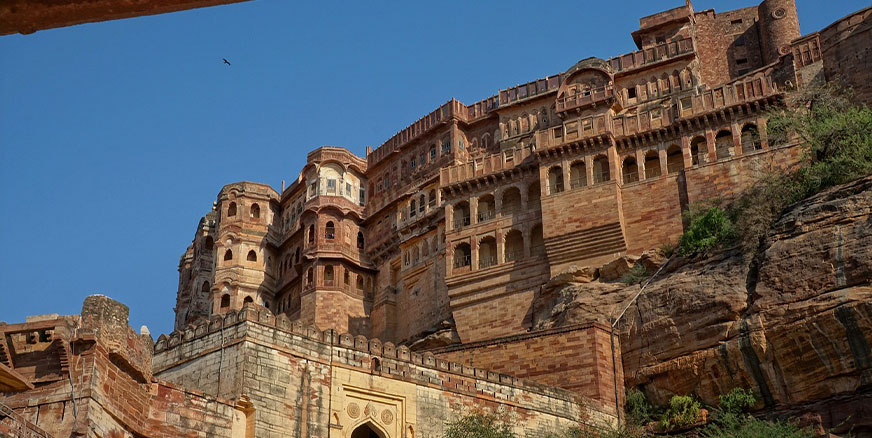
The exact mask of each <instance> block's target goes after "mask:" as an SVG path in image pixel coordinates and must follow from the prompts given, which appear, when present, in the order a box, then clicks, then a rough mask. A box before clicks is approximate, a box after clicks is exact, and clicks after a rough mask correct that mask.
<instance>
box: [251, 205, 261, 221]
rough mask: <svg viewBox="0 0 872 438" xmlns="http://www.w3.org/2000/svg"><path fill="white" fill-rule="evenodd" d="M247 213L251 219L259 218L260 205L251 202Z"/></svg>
mask: <svg viewBox="0 0 872 438" xmlns="http://www.w3.org/2000/svg"><path fill="white" fill-rule="evenodd" d="M249 213H250V214H251V218H252V219H260V206H259V205H257V204H252V205H251V208H250V209H249Z"/></svg>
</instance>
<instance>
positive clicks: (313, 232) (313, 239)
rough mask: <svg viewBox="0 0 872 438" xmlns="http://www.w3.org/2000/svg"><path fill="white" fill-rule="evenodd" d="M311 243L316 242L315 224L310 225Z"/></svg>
mask: <svg viewBox="0 0 872 438" xmlns="http://www.w3.org/2000/svg"><path fill="white" fill-rule="evenodd" d="M309 243H310V244H312V243H315V224H311V225H309Z"/></svg>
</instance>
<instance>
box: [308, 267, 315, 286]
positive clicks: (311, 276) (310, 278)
mask: <svg viewBox="0 0 872 438" xmlns="http://www.w3.org/2000/svg"><path fill="white" fill-rule="evenodd" d="M313 281H315V270H314V269H312V268H309V270H307V271H306V284H307V285H310V284H312V282H313Z"/></svg>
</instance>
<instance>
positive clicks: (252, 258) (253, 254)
mask: <svg viewBox="0 0 872 438" xmlns="http://www.w3.org/2000/svg"><path fill="white" fill-rule="evenodd" d="M245 260H248V261H249V262H256V261H257V253H256V252H254V250H251V251H248V255H247V256H246V257H245Z"/></svg>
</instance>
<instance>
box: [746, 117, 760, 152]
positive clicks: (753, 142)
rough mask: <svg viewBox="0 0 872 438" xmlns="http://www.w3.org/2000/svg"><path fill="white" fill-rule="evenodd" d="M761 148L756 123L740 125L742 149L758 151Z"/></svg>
mask: <svg viewBox="0 0 872 438" xmlns="http://www.w3.org/2000/svg"><path fill="white" fill-rule="evenodd" d="M760 149H763V145H762V143H761V142H760V134H759V133H758V132H757V125H754V124H753V123H749V124H747V125H745V126H743V127H742V151H743V152H744V151H759V150H760Z"/></svg>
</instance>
